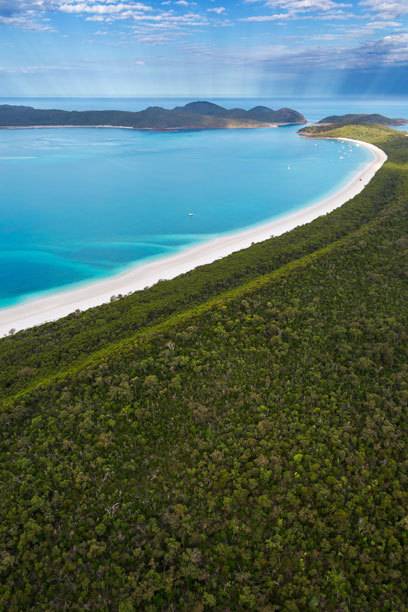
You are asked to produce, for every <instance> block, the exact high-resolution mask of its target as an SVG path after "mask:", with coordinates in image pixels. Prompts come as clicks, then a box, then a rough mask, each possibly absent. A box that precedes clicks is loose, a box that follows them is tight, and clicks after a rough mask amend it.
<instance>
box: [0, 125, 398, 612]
mask: <svg viewBox="0 0 408 612" xmlns="http://www.w3.org/2000/svg"><path fill="white" fill-rule="evenodd" d="M303 133H304V132H303ZM308 134H309V135H310V134H312V135H317V136H322V135H323V136H349V137H354V138H361V139H364V140H366V141H369V142H374V143H375V144H377V145H379V146H381V148H383V149H384V150H385V151H386V153H387V155H388V157H389V161H388V162H387V163H386V164H385V165H384V166H383V168H382V169H381V170H380V171H379V172H378V173H377V175H376V177H375V178H374V179H373V181H372V182H371V183H370V185H369V186H368V187H367V188H366V189H365V190H364V191H363V192H362V193H361V194H360V195H359V196H357V197H356V198H354V199H353V200H351V201H350V202H348V203H347V204H345V205H344V206H343V207H341V208H340V209H338V210H336V211H334V212H333V213H331V214H330V215H326V216H324V217H321V218H319V219H317V220H316V221H314V222H313V223H311V224H308V225H306V226H303V227H300V228H297V229H296V230H294V231H292V232H289V233H288V234H286V235H284V236H281V237H279V238H272V239H270V240H268V241H266V242H264V243H261V244H258V245H253V246H252V247H251V248H249V249H247V250H244V251H241V252H239V253H236V254H234V255H231V256H230V257H227V258H225V259H223V260H221V261H218V262H215V263H213V264H211V265H208V266H203V267H201V268H198V269H196V270H194V271H192V272H190V273H188V274H185V275H183V276H181V277H179V278H177V279H174V280H172V281H166V282H161V283H159V284H157V285H156V286H155V287H152V288H151V289H148V290H145V291H143V292H137V293H135V294H133V295H130V296H127V297H124V298H122V299H117V300H114V301H112V302H111V303H110V304H107V305H105V306H102V307H98V308H95V309H91V310H89V311H87V312H85V313H75V314H73V315H71V316H70V317H67V318H65V319H62V320H60V321H58V322H55V323H52V324H47V325H44V326H41V327H38V328H34V329H32V330H27V331H25V332H20V333H18V334H16V335H14V336H9V337H7V338H4V339H2V340H1V341H0V360H1V365H2V367H1V372H0V388H1V390H2V401H1V410H0V419H1V429H0V431H1V462H0V472H1V478H0V481H1V483H2V484H1V489H2V490H1V491H0V516H1V522H0V572H1V580H0V609H1V610H3V609H4V610H12V611H20V610H44V611H45V610H47V611H48V610H118V611H119V612H131V611H133V610H134V611H137V610H148V611H155V610H163V611H168V610H173V611H179V610H180V611H181V610H186V611H195V612H199V611H205V610H230V611H231V612H232V611H235V610H263V611H265V612H267V611H268V612H273V611H285V612H286V611H288V612H289V611H290V612H296V611H304V610H310V611H313V610H324V611H329V612H330V611H333V612H334V611H336V612H337V611H365V610H367V611H368V610H375V611H390V612H391V611H392V612H400V611H404V610H407V609H408V598H407V590H406V584H407V578H408V576H407V564H406V560H407V558H408V550H407V534H408V492H407V480H408V474H407V463H408V452H407V450H408V449H407V446H408V445H407V439H408V438H407V433H408V432H407V405H408V359H407V357H408V291H407V285H408V266H407V255H408V238H407V236H408V138H407V137H406V135H405V134H403V133H399V132H395V131H393V130H391V129H389V128H381V127H371V126H366V127H362V126H346V127H341V128H338V129H336V130H327V129H325V128H323V127H319V128H314V129H308Z"/></svg>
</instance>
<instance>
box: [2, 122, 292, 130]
mask: <svg viewBox="0 0 408 612" xmlns="http://www.w3.org/2000/svg"><path fill="white" fill-rule="evenodd" d="M288 125H304V124H303V123H259V125H249V124H247V125H223V126H222V127H217V126H213V127H205V126H200V127H192V126H188V125H186V126H183V127H172V128H171V127H169V128H161V127H133V126H131V125H0V130H48V129H49V130H64V129H69V130H71V129H75V130H87V129H91V130H99V129H101V130H133V131H137V132H186V131H187V132H195V131H202V130H259V129H269V128H270V129H272V128H278V127H285V126H288Z"/></svg>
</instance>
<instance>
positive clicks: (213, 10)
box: [207, 6, 225, 15]
mask: <svg viewBox="0 0 408 612" xmlns="http://www.w3.org/2000/svg"><path fill="white" fill-rule="evenodd" d="M207 11H208V13H215V14H216V15H222V14H223V13H225V6H214V8H209V9H207Z"/></svg>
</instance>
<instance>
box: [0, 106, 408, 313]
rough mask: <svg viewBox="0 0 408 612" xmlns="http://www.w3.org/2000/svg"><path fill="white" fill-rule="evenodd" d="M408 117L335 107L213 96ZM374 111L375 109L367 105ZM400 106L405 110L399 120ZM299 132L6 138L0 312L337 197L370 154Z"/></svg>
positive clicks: (311, 111) (64, 132) (30, 133)
mask: <svg viewBox="0 0 408 612" xmlns="http://www.w3.org/2000/svg"><path fill="white" fill-rule="evenodd" d="M187 101H188V100H187V99H172V100H169V99H167V100H152V99H140V98H138V99H130V98H126V99H119V98H116V99H84V98H81V99H49V98H48V99H44V98H41V99H23V100H22V99H2V100H0V103H10V104H26V105H32V106H36V107H40V106H42V107H46V108H50V107H53V108H65V109H78V110H82V109H86V108H88V109H91V108H117V109H129V110H138V109H141V108H144V107H146V106H148V105H162V106H169V107H172V106H175V105H180V104H184V103H185V102H187ZM216 101H217V102H219V103H221V104H225V105H226V106H238V105H240V106H244V107H246V108H248V107H250V106H253V105H255V104H258V103H262V104H266V105H270V106H273V107H275V108H276V107H278V106H292V107H293V108H296V109H297V110H300V111H301V112H303V113H304V114H305V115H306V116H307V117H308V119H310V120H315V119H317V118H320V117H321V116H324V115H325V114H332V113H340V112H342V113H343V112H364V111H365V112H382V113H385V114H391V115H393V116H404V115H405V116H407V115H408V109H407V107H406V105H405V107H404V105H403V103H402V102H401V101H399V102H397V101H394V102H393V103H391V102H389V103H388V107H387V108H386V107H385V106H384V104H385V103H384V101H383V102H382V106H381V105H380V104H378V106H371V103H370V105H368V104H367V105H366V106H364V107H361V108H360V107H359V106H358V104H357V102H356V101H355V102H354V105H353V104H348V105H347V104H346V105H345V106H343V107H341V104H340V102H339V101H337V102H336V101H332V102H331V103H329V101H326V102H327V104H326V102H325V103H324V104H326V105H324V104H323V101H318V100H314V101H312V100H309V101H308V102H307V104H306V103H304V104H302V101H300V100H299V101H297V102H296V101H293V100H292V101H290V100H280V101H279V102H278V101H276V100H248V99H245V100H232V99H229V100H220V99H219V100H216ZM368 106H370V108H368ZM404 108H405V112H404ZM296 132H297V128H296V127H285V128H278V129H259V130H218V131H217V130H213V131H198V132H177V133H160V132H152V133H149V132H147V133H146V132H138V131H131V130H120V129H89V128H83V129H75V130H74V129H58V130H55V129H41V130H1V131H0V180H1V185H2V190H1V196H0V212H1V215H0V307H5V306H10V305H13V304H16V303H18V302H21V301H22V300H24V299H26V298H28V297H33V296H34V295H38V294H42V293H44V292H50V291H55V290H57V289H59V288H62V287H64V288H65V287H66V286H68V285H74V284H78V283H84V282H86V281H89V280H95V279H100V278H103V277H106V276H109V275H112V274H114V273H116V272H119V271H122V270H124V269H125V268H126V267H128V266H129V265H132V264H135V263H139V262H144V261H147V260H149V259H152V258H157V257H163V256H166V255H170V254H173V253H175V252H177V251H179V250H181V249H183V248H186V247H187V246H191V245H193V244H196V243H198V242H200V241H204V240H208V239H210V238H213V237H216V236H218V235H220V234H222V233H225V232H231V231H234V230H238V229H241V228H245V227H249V226H253V225H256V224H259V223H262V222H263V221H266V220H268V219H271V218H274V217H279V216H281V215H284V214H285V213H288V212H291V211H294V210H296V209H299V208H301V207H304V206H306V205H308V204H310V203H312V202H314V201H316V200H318V199H320V198H321V197H323V196H325V195H327V194H329V193H331V192H333V191H335V190H337V189H338V188H339V187H340V186H341V185H342V184H343V183H345V182H346V181H347V180H348V179H349V178H350V177H351V176H352V175H353V174H354V173H355V172H356V171H357V170H358V169H359V168H360V167H361V166H362V165H364V164H365V163H366V162H367V161H368V159H370V156H371V153H369V152H368V151H367V150H366V149H365V148H363V147H358V146H356V145H352V144H347V145H345V144H342V143H339V142H335V141H319V142H314V141H312V140H308V139H303V138H300V137H299V136H298V135H297V134H296Z"/></svg>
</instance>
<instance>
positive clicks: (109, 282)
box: [0, 138, 387, 336]
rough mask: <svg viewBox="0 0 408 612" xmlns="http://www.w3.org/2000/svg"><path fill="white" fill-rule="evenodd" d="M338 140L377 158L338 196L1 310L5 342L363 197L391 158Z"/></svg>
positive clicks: (373, 148)
mask: <svg viewBox="0 0 408 612" xmlns="http://www.w3.org/2000/svg"><path fill="white" fill-rule="evenodd" d="M339 140H341V141H351V142H356V143H358V144H360V145H361V146H364V147H366V148H368V149H369V150H370V151H371V152H372V153H373V155H374V158H373V160H372V161H370V162H368V163H367V165H366V166H365V167H364V168H363V170H360V171H359V172H357V173H356V174H355V175H354V176H353V177H352V179H351V180H350V181H348V182H347V183H346V184H345V185H343V186H342V187H341V188H340V189H339V190H338V191H337V192H336V193H334V194H332V195H330V196H327V197H325V198H323V199H321V200H319V201H317V202H316V203H315V204H312V205H310V206H308V207H306V208H303V209H301V210H298V211H296V212H293V213H290V214H287V215H285V216H282V217H280V218H276V219H273V220H270V221H268V222H266V223H263V224H262V225H258V226H255V227H251V228H249V229H245V230H242V231H238V232H234V233H231V234H226V235H223V236H220V237H219V238H215V239H213V240H209V241H207V242H203V243H201V244H199V245H196V246H194V247H190V248H188V249H185V250H183V251H181V252H180V253H177V254H175V255H171V256H169V257H165V258H160V259H157V260H154V261H150V262H149V263H142V264H136V265H134V266H132V267H131V268H129V269H128V270H126V271H125V272H122V273H120V274H117V275H115V276H112V277H109V278H106V279H104V280H99V281H91V282H89V283H87V284H86V285H81V286H77V287H75V288H70V289H66V290H59V291H58V292H56V293H52V294H49V295H46V296H44V297H39V298H33V299H29V300H27V301H25V302H22V303H21V304H18V305H17V306H12V307H9V308H3V309H0V336H4V335H6V334H8V333H9V331H10V330H11V329H14V330H15V331H20V330H22V329H26V328H29V327H33V326H35V325H40V324H41V323H45V322H47V321H54V320H56V319H59V318H61V317H64V316H66V315H68V314H70V313H72V312H74V311H75V310H77V309H79V310H86V309H88V308H91V307H93V306H99V305H100V304H104V303H106V302H109V301H110V298H111V296H113V295H118V294H123V295H125V294H127V293H131V292H133V291H137V290H140V289H144V288H145V287H148V286H151V285H154V284H155V283H157V281H159V280H165V279H171V278H174V277H176V276H178V275H179V274H182V273H184V272H188V271H189V270H192V269H193V268H196V267H197V266H201V265H203V264H208V263H211V262H213V261H215V260H217V259H221V258H222V257H225V256H226V255H230V254H231V253H233V252H235V251H239V250H241V249H245V248H247V247H249V246H250V245H251V244H252V243H254V242H261V241H263V240H266V239H268V238H270V237H271V236H279V235H281V234H284V233H285V232H288V231H289V230H291V229H294V228H295V227H297V226H299V225H304V224H305V223H309V222H310V221H313V220H314V219H316V218H317V217H320V216H321V215H324V214H327V213H329V212H331V211H332V210H334V209H335V208H338V207H339V206H341V205H342V204H344V203H345V202H347V201H348V200H350V199H351V198H353V197H354V196H356V195H357V194H358V193H360V192H361V191H362V190H363V189H364V187H365V186H366V185H367V184H368V183H369V182H370V181H371V179H372V178H373V177H374V175H375V174H376V172H377V171H378V170H379V169H380V168H381V166H382V165H383V164H384V162H385V161H386V159H387V156H386V154H385V153H384V152H383V151H382V150H381V149H379V148H378V147H376V146H374V145H371V144H367V143H365V142H361V141H358V140H352V139H349V138H341V139H339Z"/></svg>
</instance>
